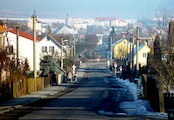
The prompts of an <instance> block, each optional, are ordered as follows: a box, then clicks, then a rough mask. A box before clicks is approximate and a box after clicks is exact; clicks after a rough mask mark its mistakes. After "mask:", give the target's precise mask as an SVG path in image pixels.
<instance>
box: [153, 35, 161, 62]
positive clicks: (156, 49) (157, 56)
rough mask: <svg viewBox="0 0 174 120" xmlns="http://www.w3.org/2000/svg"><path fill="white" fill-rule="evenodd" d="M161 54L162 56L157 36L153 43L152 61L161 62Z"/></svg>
mask: <svg viewBox="0 0 174 120" xmlns="http://www.w3.org/2000/svg"><path fill="white" fill-rule="evenodd" d="M161 54H162V50H161V46H160V41H159V36H158V35H157V36H156V38H155V41H154V55H153V57H154V59H155V60H158V61H161Z"/></svg>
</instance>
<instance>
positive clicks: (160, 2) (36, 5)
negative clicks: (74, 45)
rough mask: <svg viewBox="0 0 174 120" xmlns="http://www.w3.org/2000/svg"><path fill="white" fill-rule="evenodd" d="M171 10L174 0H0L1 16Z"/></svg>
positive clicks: (136, 13)
mask: <svg viewBox="0 0 174 120" xmlns="http://www.w3.org/2000/svg"><path fill="white" fill-rule="evenodd" d="M163 9H168V10H170V11H173V12H174V0H1V7H0V17H5V16H8V17H11V16H13V17H25V16H26V17H29V16H31V15H32V14H33V11H34V10H36V13H37V15H38V17H39V18H64V17H65V16H66V14H69V15H70V16H71V17H73V18H95V17H118V18H121V19H128V18H129V19H130V18H141V17H146V16H149V17H151V16H153V15H154V14H155V12H157V10H163Z"/></svg>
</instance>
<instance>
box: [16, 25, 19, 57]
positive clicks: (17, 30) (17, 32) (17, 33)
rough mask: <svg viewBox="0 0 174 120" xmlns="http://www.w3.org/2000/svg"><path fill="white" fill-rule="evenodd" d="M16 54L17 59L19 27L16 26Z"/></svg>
mask: <svg viewBox="0 0 174 120" xmlns="http://www.w3.org/2000/svg"><path fill="white" fill-rule="evenodd" d="M16 55H17V59H19V27H16Z"/></svg>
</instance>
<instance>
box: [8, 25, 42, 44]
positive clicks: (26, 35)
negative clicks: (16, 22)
mask: <svg viewBox="0 0 174 120" xmlns="http://www.w3.org/2000/svg"><path fill="white" fill-rule="evenodd" d="M8 31H9V32H11V33H14V34H16V32H17V31H16V29H15V28H13V27H9V28H8ZM19 36H22V37H25V38H27V39H30V40H33V35H30V34H28V33H25V32H22V31H20V30H19ZM39 40H41V39H40V38H38V37H37V38H36V41H39Z"/></svg>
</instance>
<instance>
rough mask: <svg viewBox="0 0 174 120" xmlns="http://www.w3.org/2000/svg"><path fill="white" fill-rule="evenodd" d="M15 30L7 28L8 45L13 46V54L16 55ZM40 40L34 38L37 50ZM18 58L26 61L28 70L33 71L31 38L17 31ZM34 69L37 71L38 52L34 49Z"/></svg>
mask: <svg viewBox="0 0 174 120" xmlns="http://www.w3.org/2000/svg"><path fill="white" fill-rule="evenodd" d="M16 33H17V30H16V29H15V28H13V27H9V28H8V43H6V45H7V44H9V45H11V46H13V52H14V53H15V54H16V48H17V47H16V46H17V45H16V43H17V35H16ZM39 41H40V38H36V48H38V44H37V43H38V42H39ZM18 46H19V53H18V54H19V58H20V59H23V60H24V59H25V58H27V59H28V62H29V65H30V69H31V70H33V36H32V35H30V34H27V33H24V32H22V31H20V30H19V45H18ZM36 56H37V58H36V68H37V70H39V68H40V66H39V62H40V60H39V50H38V49H36Z"/></svg>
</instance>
